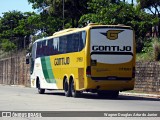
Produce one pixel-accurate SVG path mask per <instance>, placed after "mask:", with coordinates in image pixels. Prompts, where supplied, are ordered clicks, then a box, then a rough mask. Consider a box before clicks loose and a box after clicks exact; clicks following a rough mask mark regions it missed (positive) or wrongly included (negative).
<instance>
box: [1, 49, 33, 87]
mask: <svg viewBox="0 0 160 120" xmlns="http://www.w3.org/2000/svg"><path fill="white" fill-rule="evenodd" d="M29 72H30V71H29V65H26V64H25V52H19V53H18V52H17V53H12V54H10V55H9V56H8V58H5V59H0V84H8V85H25V86H30V81H29V77H30V76H29Z"/></svg>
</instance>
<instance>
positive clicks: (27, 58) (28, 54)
mask: <svg viewBox="0 0 160 120" xmlns="http://www.w3.org/2000/svg"><path fill="white" fill-rule="evenodd" d="M30 56H31V54H30V53H27V55H26V64H29V60H30Z"/></svg>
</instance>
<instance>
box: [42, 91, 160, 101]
mask: <svg viewBox="0 0 160 120" xmlns="http://www.w3.org/2000/svg"><path fill="white" fill-rule="evenodd" d="M45 95H56V96H63V97H65V95H64V92H57V91H56V92H53V91H52V92H46V93H45ZM78 99H97V100H138V101H160V99H159V98H149V97H140V96H127V95H119V97H118V98H117V99H108V98H100V97H98V95H97V94H95V93H83V94H82V95H80V96H79V98H78Z"/></svg>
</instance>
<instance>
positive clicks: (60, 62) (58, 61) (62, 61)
mask: <svg viewBox="0 0 160 120" xmlns="http://www.w3.org/2000/svg"><path fill="white" fill-rule="evenodd" d="M69 63H70V58H69V57H66V58H55V59H54V65H55V66H56V65H69Z"/></svg>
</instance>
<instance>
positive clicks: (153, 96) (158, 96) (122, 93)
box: [120, 92, 160, 99]
mask: <svg viewBox="0 0 160 120" xmlns="http://www.w3.org/2000/svg"><path fill="white" fill-rule="evenodd" d="M120 95H126V96H136V97H147V98H157V99H160V95H156V94H146V93H132V92H120Z"/></svg>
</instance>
